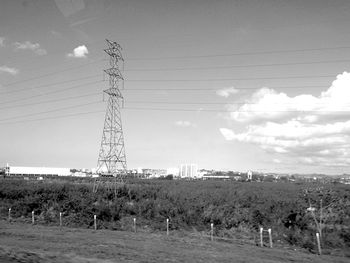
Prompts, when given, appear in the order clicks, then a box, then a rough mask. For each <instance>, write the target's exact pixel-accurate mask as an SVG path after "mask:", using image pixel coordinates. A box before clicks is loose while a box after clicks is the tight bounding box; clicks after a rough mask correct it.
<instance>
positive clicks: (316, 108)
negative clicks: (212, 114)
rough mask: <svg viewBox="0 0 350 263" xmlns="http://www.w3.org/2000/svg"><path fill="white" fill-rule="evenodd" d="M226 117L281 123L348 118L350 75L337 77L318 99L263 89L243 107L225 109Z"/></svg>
mask: <svg viewBox="0 0 350 263" xmlns="http://www.w3.org/2000/svg"><path fill="white" fill-rule="evenodd" d="M227 108H228V110H229V111H230V113H229V116H228V117H229V118H230V119H232V120H235V121H239V122H252V121H267V120H272V121H283V120H285V119H287V118H299V119H304V121H306V122H317V121H320V120H321V119H324V118H326V119H327V118H329V117H332V118H333V119H335V118H336V119H337V118H343V119H344V118H348V115H349V114H348V112H347V111H349V110H350V73H348V72H344V73H343V74H340V75H338V76H337V78H336V80H334V81H333V83H332V85H331V87H330V88H329V89H328V90H327V91H325V92H322V93H321V94H320V95H319V96H313V95H309V94H302V95H298V96H295V97H289V96H288V95H287V94H285V93H283V92H280V93H278V92H276V91H275V90H273V89H269V88H262V89H260V90H259V91H257V92H255V93H254V94H253V95H252V96H251V98H250V99H249V100H248V101H246V103H245V104H244V105H242V106H241V107H239V108H237V106H235V105H228V106H227Z"/></svg>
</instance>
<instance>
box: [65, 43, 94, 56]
mask: <svg viewBox="0 0 350 263" xmlns="http://www.w3.org/2000/svg"><path fill="white" fill-rule="evenodd" d="M88 53H89V51H88V49H87V47H86V46H85V45H82V46H78V47H76V48H75V49H73V52H72V53H69V54H68V57H71V58H86V57H87V56H86V55H87V54H88Z"/></svg>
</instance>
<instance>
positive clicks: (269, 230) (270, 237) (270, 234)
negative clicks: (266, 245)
mask: <svg viewBox="0 0 350 263" xmlns="http://www.w3.org/2000/svg"><path fill="white" fill-rule="evenodd" d="M267 231H268V232H269V240H270V248H272V233H271V228H269V229H268V230H267Z"/></svg>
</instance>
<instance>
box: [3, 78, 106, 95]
mask: <svg viewBox="0 0 350 263" xmlns="http://www.w3.org/2000/svg"><path fill="white" fill-rule="evenodd" d="M97 76H100V75H91V76H86V77H82V78H77V79H71V80H64V81H59V82H54V83H50V84H44V85H40V86H34V87H29V88H22V89H15V90H10V91H2V92H0V94H12V93H17V92H21V91H27V90H34V89H39V88H46V87H51V86H56V85H59V84H66V83H71V82H75V81H78V80H85V79H92V78H96V77H97ZM3 87H6V86H3Z"/></svg>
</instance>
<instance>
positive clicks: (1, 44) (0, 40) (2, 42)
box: [0, 37, 5, 47]
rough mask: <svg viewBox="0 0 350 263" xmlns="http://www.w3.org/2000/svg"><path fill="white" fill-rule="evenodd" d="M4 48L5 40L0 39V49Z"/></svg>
mask: <svg viewBox="0 0 350 263" xmlns="http://www.w3.org/2000/svg"><path fill="white" fill-rule="evenodd" d="M4 46H5V38H4V37H0V47H4Z"/></svg>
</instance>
